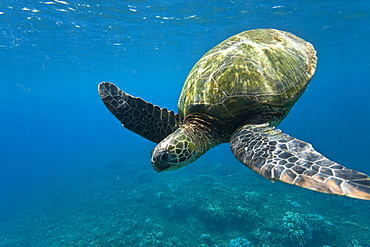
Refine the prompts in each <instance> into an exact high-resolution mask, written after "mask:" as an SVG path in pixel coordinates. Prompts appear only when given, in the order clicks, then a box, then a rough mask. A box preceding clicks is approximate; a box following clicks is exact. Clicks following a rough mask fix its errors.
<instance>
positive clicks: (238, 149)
mask: <svg viewBox="0 0 370 247" xmlns="http://www.w3.org/2000/svg"><path fill="white" fill-rule="evenodd" d="M267 126H268V124H263V125H255V126H250V125H249V126H247V125H246V126H244V127H242V128H240V129H238V130H237V131H236V132H235V133H234V134H233V136H232V138H231V141H230V145H231V149H232V152H233V154H234V156H235V157H236V158H237V159H238V160H239V161H240V162H242V163H243V164H244V165H246V166H247V167H249V168H251V169H252V170H254V171H256V172H258V173H259V174H261V175H262V176H264V177H266V178H268V179H273V180H280V181H283V182H286V183H289V184H294V185H297V186H301V187H303V188H306V189H311V190H315V191H319V192H323V193H328V194H337V195H342V196H348V197H353V198H358V199H365V200H370V178H369V177H368V176H367V175H366V174H363V173H360V172H357V171H353V170H351V169H348V168H346V167H343V166H341V165H339V164H337V163H335V162H333V161H331V160H329V159H327V158H325V157H324V156H323V155H321V154H320V153H318V152H317V151H315V150H314V149H313V147H312V145H311V144H309V143H306V142H303V141H300V140H298V139H296V138H294V137H291V136H289V135H287V134H284V133H281V131H280V130H274V129H273V128H270V127H267Z"/></svg>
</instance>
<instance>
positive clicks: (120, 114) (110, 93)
mask: <svg viewBox="0 0 370 247" xmlns="http://www.w3.org/2000/svg"><path fill="white" fill-rule="evenodd" d="M98 91H99V95H100V98H101V99H102V101H103V102H104V104H105V106H106V107H107V108H108V110H109V111H110V112H111V113H112V114H113V115H114V116H115V117H116V118H117V119H118V120H119V121H120V122H121V123H122V125H123V126H124V127H125V128H126V129H129V130H131V131H132V132H134V133H136V134H138V135H141V136H142V137H144V138H146V139H148V140H150V141H153V142H155V143H159V142H160V141H161V140H163V139H164V138H165V137H166V136H168V135H169V134H171V133H172V132H174V131H175V130H176V129H177V128H178V125H179V115H178V114H175V113H174V112H173V111H168V110H167V109H166V108H159V107H158V106H156V105H153V104H151V103H148V102H146V101H144V100H142V99H141V98H137V97H133V96H131V95H129V94H127V93H125V92H123V91H122V90H120V89H119V88H118V87H117V86H116V85H114V84H113V83H109V82H102V83H100V84H99V86H98Z"/></svg>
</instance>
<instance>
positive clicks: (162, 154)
mask: <svg viewBox="0 0 370 247" xmlns="http://www.w3.org/2000/svg"><path fill="white" fill-rule="evenodd" d="M169 157H170V152H169V151H167V150H166V151H162V152H160V153H159V154H158V160H159V161H160V162H167V161H168V158H169Z"/></svg>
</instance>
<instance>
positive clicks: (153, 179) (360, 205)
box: [0, 163, 370, 247]
mask: <svg viewBox="0 0 370 247" xmlns="http://www.w3.org/2000/svg"><path fill="white" fill-rule="evenodd" d="M203 165H204V166H205V167H204V168H203V169H202V168H199V166H198V167H196V168H194V170H193V169H192V168H191V167H190V169H184V170H183V171H181V172H178V173H177V172H174V173H163V174H160V175H158V174H156V173H153V172H152V171H151V170H149V169H142V170H141V171H138V172H137V173H135V171H134V170H133V169H132V167H134V164H132V165H131V166H130V167H131V168H130V169H131V170H130V171H128V170H120V169H117V168H116V169H113V168H107V169H105V170H104V169H102V170H101V173H99V174H97V175H95V177H94V175H93V173H88V172H87V173H86V177H83V178H81V177H79V178H78V180H77V179H76V181H75V182H74V184H69V185H68V184H65V183H64V184H59V185H56V187H55V188H54V189H53V190H52V191H51V192H52V193H45V195H46V196H45V197H43V198H37V197H35V199H34V201H30V202H29V207H28V208H26V209H25V210H23V211H20V212H18V213H17V214H15V215H13V216H12V217H11V218H10V219H7V221H6V222H0V246H1V247H7V246H87V245H89V246H142V247H144V246H145V247H150V246H156V247H175V246H176V247H182V246H184V247H185V246H202V247H246V246H248V247H251V246H253V247H296V246H319V247H322V246H327V247H328V246H336V247H342V246H343V247H351V246H353V247H354V246H367V245H368V239H369V238H370V229H369V227H368V219H369V218H370V210H368V206H369V205H368V204H366V202H365V203H364V202H362V201H357V200H350V199H348V198H342V197H334V196H329V195H324V194H319V193H314V192H311V191H306V190H302V189H300V188H296V187H293V186H289V185H285V184H282V183H276V184H270V183H266V181H265V180H264V179H263V178H260V177H258V176H254V173H252V172H249V171H246V170H245V169H243V167H241V168H240V170H239V169H238V168H235V169H229V170H228V169H225V165H223V164H216V165H214V164H207V163H205V164H203ZM220 170H222V173H220ZM246 178H248V179H246ZM58 186H59V187H58ZM66 187H67V188H68V187H69V188H73V189H68V190H65V189H64V190H63V188H66ZM308 198H309V199H308ZM328 208H330V210H328ZM353 208H356V210H351V209H353ZM349 209H350V210H349Z"/></svg>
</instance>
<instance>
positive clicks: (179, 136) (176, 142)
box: [152, 127, 203, 172]
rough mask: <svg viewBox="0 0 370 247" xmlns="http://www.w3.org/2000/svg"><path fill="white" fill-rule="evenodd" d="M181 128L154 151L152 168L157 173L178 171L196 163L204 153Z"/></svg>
mask: <svg viewBox="0 0 370 247" xmlns="http://www.w3.org/2000/svg"><path fill="white" fill-rule="evenodd" d="M196 147H197V145H196V143H194V140H192V138H191V136H190V135H189V134H188V133H187V131H186V130H184V129H182V128H181V127H180V128H179V129H177V130H176V131H175V132H173V133H172V134H170V135H169V136H167V137H166V138H165V139H163V140H162V141H161V142H160V143H159V144H158V145H157V146H156V147H155V148H154V149H153V150H152V166H153V168H154V170H156V171H157V172H162V171H173V170H177V169H179V168H181V167H183V166H185V165H187V164H190V163H192V162H194V161H195V160H196V159H197V158H198V157H199V156H201V155H202V154H203V153H202V152H199V151H200V150H198V149H197V148H196Z"/></svg>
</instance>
